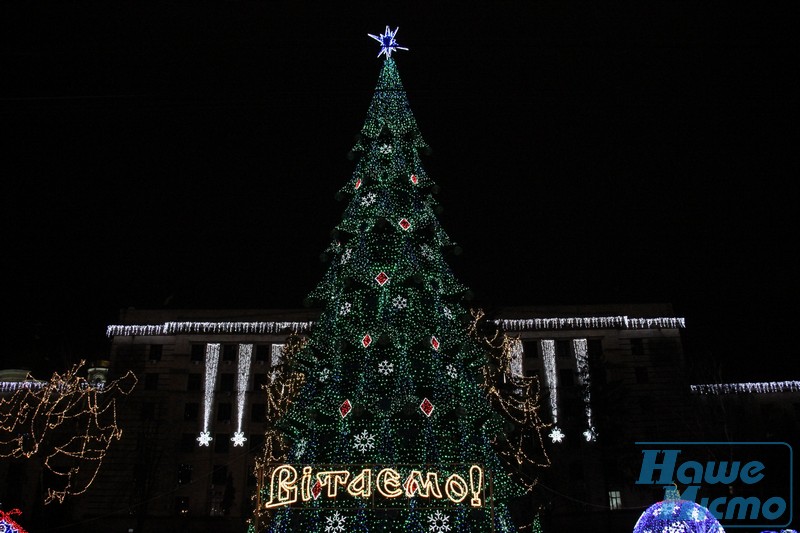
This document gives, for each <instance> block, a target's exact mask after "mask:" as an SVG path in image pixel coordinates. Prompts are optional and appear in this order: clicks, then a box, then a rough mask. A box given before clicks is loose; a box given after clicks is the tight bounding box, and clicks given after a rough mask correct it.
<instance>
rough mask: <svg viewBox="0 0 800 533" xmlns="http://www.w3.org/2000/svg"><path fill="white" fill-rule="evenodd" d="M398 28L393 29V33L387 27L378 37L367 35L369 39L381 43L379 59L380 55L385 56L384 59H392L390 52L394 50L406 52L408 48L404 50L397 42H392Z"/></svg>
mask: <svg viewBox="0 0 800 533" xmlns="http://www.w3.org/2000/svg"><path fill="white" fill-rule="evenodd" d="M399 29H400V28H395V29H394V31H392V30H390V29H389V26H386V30H384V32H383V33H382V34H380V35H372V34H371V33H368V34H367V35H369V36H370V37H372V38H373V39H375V40H376V41H378V42H379V43H381V51H380V52H378V57H381V55H382V54H386V57H392V52H394V51H395V50H408V48H404V47H402V46H400V45H399V44H397V41H395V40H394V36H395V35H397V30H399Z"/></svg>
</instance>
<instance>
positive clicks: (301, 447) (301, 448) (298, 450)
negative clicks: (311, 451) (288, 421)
mask: <svg viewBox="0 0 800 533" xmlns="http://www.w3.org/2000/svg"><path fill="white" fill-rule="evenodd" d="M307 445H308V441H307V440H306V439H300V440H299V441H297V444H295V447H294V456H295V458H296V459H299V458H300V457H302V456H303V454H304V453H306V446H307Z"/></svg>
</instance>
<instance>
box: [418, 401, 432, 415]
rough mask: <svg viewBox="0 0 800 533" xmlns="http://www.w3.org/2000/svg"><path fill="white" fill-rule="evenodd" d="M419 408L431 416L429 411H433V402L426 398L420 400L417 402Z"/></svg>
mask: <svg viewBox="0 0 800 533" xmlns="http://www.w3.org/2000/svg"><path fill="white" fill-rule="evenodd" d="M419 408H420V409H422V412H423V413H425V416H431V413H432V412H433V404H432V403H431V401H430V400H429V399H427V398H425V399H424V400H422V403H421V404H419Z"/></svg>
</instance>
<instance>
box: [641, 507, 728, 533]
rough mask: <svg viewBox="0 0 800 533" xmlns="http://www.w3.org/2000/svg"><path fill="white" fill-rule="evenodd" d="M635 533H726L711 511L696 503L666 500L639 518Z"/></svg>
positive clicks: (650, 508) (649, 508)
mask: <svg viewBox="0 0 800 533" xmlns="http://www.w3.org/2000/svg"><path fill="white" fill-rule="evenodd" d="M633 533H725V530H724V529H723V528H722V526H721V525H720V523H719V521H717V519H716V517H714V515H713V514H711V511H709V510H708V509H706V508H705V507H703V506H702V505H699V504H697V503H695V502H692V501H688V500H679V499H666V500H664V501H662V502H658V503H656V504H653V505H651V506H650V507H648V508H647V510H646V511H645V512H643V513H642V515H641V516H640V517H639V520H638V521H637V522H636V526H634V528H633Z"/></svg>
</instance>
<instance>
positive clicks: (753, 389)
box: [689, 381, 800, 394]
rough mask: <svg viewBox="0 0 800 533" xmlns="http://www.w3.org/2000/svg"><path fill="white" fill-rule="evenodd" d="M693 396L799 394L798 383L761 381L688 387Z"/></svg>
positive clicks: (799, 387)
mask: <svg viewBox="0 0 800 533" xmlns="http://www.w3.org/2000/svg"><path fill="white" fill-rule="evenodd" d="M689 389H690V390H691V391H692V392H693V393H695V394H739V393H744V394H766V393H770V392H800V381H761V382H746V383H707V384H701V385H689Z"/></svg>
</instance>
